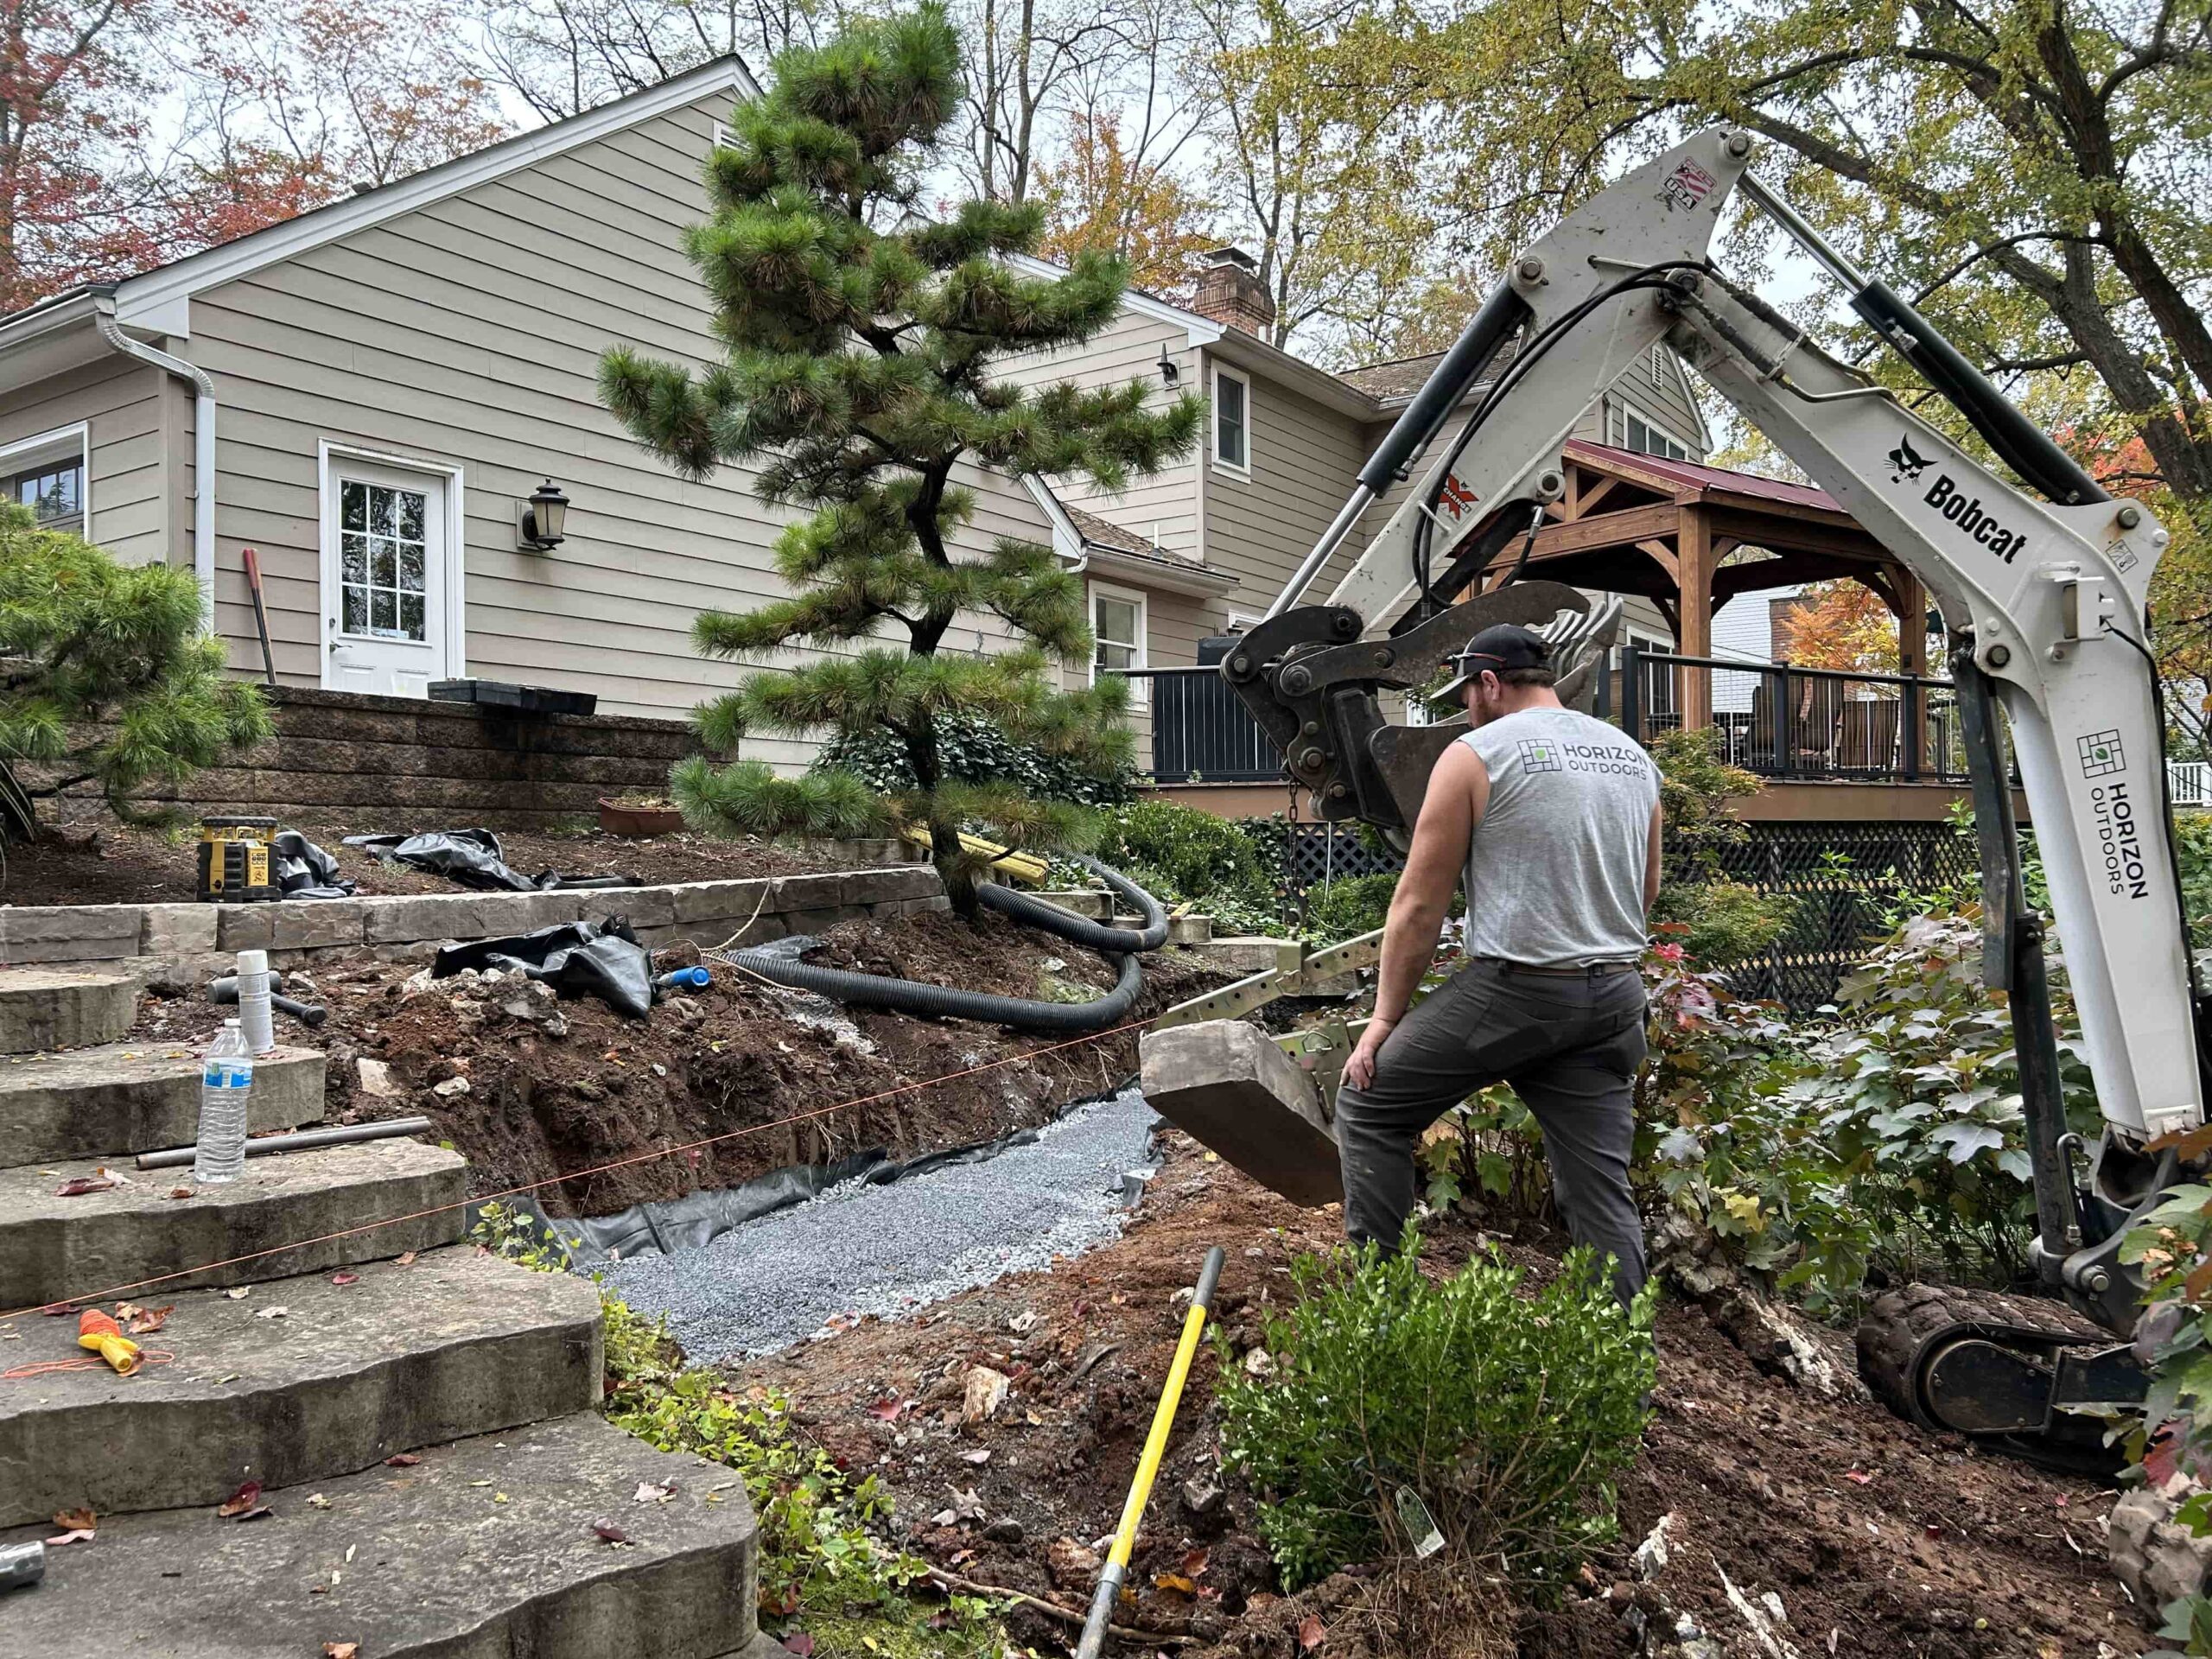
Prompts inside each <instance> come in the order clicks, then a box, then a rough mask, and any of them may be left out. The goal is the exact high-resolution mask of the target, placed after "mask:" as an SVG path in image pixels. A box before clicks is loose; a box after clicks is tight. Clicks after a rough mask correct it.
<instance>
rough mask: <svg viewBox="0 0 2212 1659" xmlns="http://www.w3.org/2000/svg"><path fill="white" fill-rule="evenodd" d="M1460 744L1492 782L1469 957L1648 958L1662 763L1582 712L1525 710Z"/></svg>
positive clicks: (1471, 854) (1471, 909) (1473, 888)
mask: <svg viewBox="0 0 2212 1659" xmlns="http://www.w3.org/2000/svg"><path fill="white" fill-rule="evenodd" d="M1459 741H1461V742H1462V743H1465V745H1466V746H1467V747H1469V748H1471V749H1472V750H1473V751H1474V752H1475V753H1477V754H1478V755H1479V756H1481V757H1482V762H1483V765H1484V766H1486V767H1487V768H1489V771H1490V805H1489V807H1488V808H1487V809H1486V810H1484V814H1483V821H1482V822H1481V823H1478V824H1477V825H1476V826H1475V835H1474V841H1473V844H1472V845H1471V847H1470V848H1469V849H1468V854H1467V954H1468V955H1469V956H1470V957H1503V959H1505V960H1506V961H1508V962H1519V963H1529V964H1531V965H1535V966H1541V967H1555V966H1566V965H1573V964H1580V963H1592V962H1627V961H1632V960H1634V959H1635V958H1636V957H1639V956H1641V955H1642V954H1643V944H1644V937H1645V929H1644V917H1643V872H1644V861H1645V858H1646V855H1647V849H1648V848H1649V841H1650V833H1651V811H1652V808H1653V807H1654V806H1656V804H1658V800H1659V769H1658V767H1657V766H1655V765H1654V764H1653V763H1652V760H1651V757H1650V756H1649V755H1648V754H1646V753H1644V752H1643V748H1642V747H1640V746H1639V745H1638V744H1637V743H1636V742H1635V741H1634V740H1632V739H1630V738H1629V737H1628V736H1626V735H1625V734H1623V733H1622V732H1621V730H1620V729H1619V728H1618V727H1614V726H1608V725H1607V724H1606V723H1605V721H1602V720H1593V719H1592V718H1591V717H1590V716H1589V715H1580V714H1577V713H1575V712H1574V711H1573V709H1522V710H1521V711H1520V712H1519V713H1517V714H1511V715H1504V716H1503V717H1501V718H1500V719H1497V720H1494V721H1491V722H1490V723H1489V724H1488V725H1487V726H1478V727H1477V728H1475V729H1474V730H1473V731H1471V732H1469V733H1468V734H1466V736H1465V737H1463V738H1461V739H1460V740H1459Z"/></svg>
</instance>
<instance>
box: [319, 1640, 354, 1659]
mask: <svg viewBox="0 0 2212 1659" xmlns="http://www.w3.org/2000/svg"><path fill="white" fill-rule="evenodd" d="M322 1659H361V1644H360V1643H358V1642H326V1643H323V1644H322Z"/></svg>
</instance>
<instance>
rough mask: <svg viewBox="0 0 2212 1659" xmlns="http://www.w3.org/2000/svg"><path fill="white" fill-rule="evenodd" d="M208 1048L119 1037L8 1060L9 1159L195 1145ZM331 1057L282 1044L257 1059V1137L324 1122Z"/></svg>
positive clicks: (0, 1095) (252, 1099)
mask: <svg viewBox="0 0 2212 1659" xmlns="http://www.w3.org/2000/svg"><path fill="white" fill-rule="evenodd" d="M322 1074H323V1064H322V1056H321V1054H320V1053H319V1052H316V1051H315V1050H314V1049H311V1048H285V1047H281V1046H280V1047H278V1048H277V1049H276V1050H275V1051H274V1052H270V1053H267V1054H264V1055H262V1056H261V1057H260V1058H258V1059H257V1060H256V1061H255V1062H254V1063H253V1092H252V1094H251V1096H248V1098H247V1102H246V1119H247V1122H248V1123H249V1124H250V1125H251V1128H252V1129H253V1131H254V1133H256V1134H257V1135H258V1134H262V1133H264V1132H266V1131H268V1130H270V1129H296V1128H299V1127H300V1126H301V1125H302V1124H303V1123H319V1122H321V1121H322ZM199 1125H200V1058H199V1050H198V1049H197V1048H195V1047H194V1046H190V1045H187V1044H183V1043H166V1042H151V1043H110V1044H106V1045H105V1046H101V1047H98V1048H80V1049H78V1050H76V1051H74V1052H71V1053H67V1054H38V1055H33V1056H30V1057H29V1058H22V1059H13V1060H9V1059H0V1165H7V1164H29V1163H45V1162H48V1161H51V1160H54V1159H57V1158H100V1159H106V1160H114V1161H120V1160H123V1159H124V1158H126V1157H128V1156H129V1155H130V1154H134V1153H141V1152H157V1151H159V1150H161V1149H162V1148H163V1147H181V1146H188V1145H190V1144H191V1142H192V1141H193V1139H194V1136H195V1135H197V1134H198V1132H199Z"/></svg>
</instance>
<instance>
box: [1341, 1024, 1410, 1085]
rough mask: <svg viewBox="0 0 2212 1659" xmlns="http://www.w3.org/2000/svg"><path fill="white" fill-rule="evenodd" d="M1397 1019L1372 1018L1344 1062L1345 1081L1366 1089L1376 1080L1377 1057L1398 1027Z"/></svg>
mask: <svg viewBox="0 0 2212 1659" xmlns="http://www.w3.org/2000/svg"><path fill="white" fill-rule="evenodd" d="M1397 1024H1398V1022H1397V1021H1396V1020H1379V1019H1378V1020H1369V1021H1368V1022H1367V1029H1366V1030H1364V1031H1363V1032H1361V1033H1359V1046H1357V1047H1356V1048H1354V1049H1353V1050H1352V1052H1351V1058H1349V1059H1347V1060H1346V1061H1345V1062H1344V1081H1345V1082H1346V1083H1348V1084H1351V1086H1352V1087H1353V1088H1355V1089H1364V1088H1366V1087H1367V1086H1368V1085H1369V1084H1371V1083H1373V1082H1374V1081H1375V1057H1376V1055H1377V1054H1379V1053H1381V1052H1383V1044H1384V1043H1385V1042H1386V1041H1388V1040H1389V1035H1390V1033H1391V1032H1392V1031H1393V1030H1395V1028H1396V1027H1397Z"/></svg>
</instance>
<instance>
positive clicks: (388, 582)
mask: <svg viewBox="0 0 2212 1659" xmlns="http://www.w3.org/2000/svg"><path fill="white" fill-rule="evenodd" d="M338 512H339V525H340V537H339V582H340V605H339V626H340V628H341V629H342V630H343V631H344V632H347V633H371V634H376V635H379V636H381V637H383V638H385V639H414V640H426V639H429V626H428V613H427V597H428V594H429V542H428V522H429V496H428V495H427V494H425V493H423V491H421V490H403V489H395V488H393V487H392V486H391V485H388V484H372V483H367V482H365V481H364V480H360V479H353V478H349V479H346V480H342V481H341V482H340V486H339V497H338ZM403 597H404V598H406V599H407V600H408V601H409V602H406V603H403V602H402V600H403Z"/></svg>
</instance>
